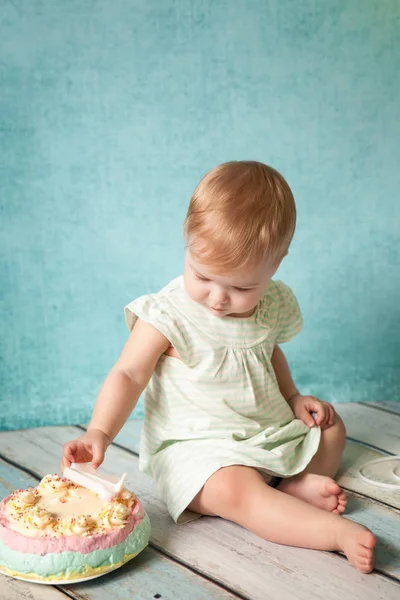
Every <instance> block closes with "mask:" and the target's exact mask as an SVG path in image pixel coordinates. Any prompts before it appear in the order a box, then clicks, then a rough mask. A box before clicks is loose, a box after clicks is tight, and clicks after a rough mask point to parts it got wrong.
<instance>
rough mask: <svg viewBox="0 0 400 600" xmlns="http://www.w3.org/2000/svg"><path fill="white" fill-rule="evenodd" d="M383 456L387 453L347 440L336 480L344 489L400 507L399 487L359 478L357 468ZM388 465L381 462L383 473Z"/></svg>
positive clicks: (386, 470) (386, 471)
mask: <svg viewBox="0 0 400 600" xmlns="http://www.w3.org/2000/svg"><path fill="white" fill-rule="evenodd" d="M385 456H387V455H386V454H382V453H380V452H377V451H376V450H372V449H370V448H367V447H366V446H363V445H362V444H358V443H357V442H352V441H351V440H347V442H346V447H345V449H344V452H343V456H342V460H341V463H340V470H339V473H338V475H337V477H336V481H337V482H338V484H339V485H340V486H342V487H344V488H346V490H352V491H353V492H358V493H359V494H364V495H365V496H368V497H369V498H372V499H374V500H378V501H379V502H384V503H385V504H389V505H390V506H393V507H394V508H397V509H400V493H399V492H400V489H399V490H389V489H384V488H381V487H378V486H376V485H371V484H369V483H366V482H365V481H364V480H363V479H361V477H360V474H359V468H360V467H361V466H362V465H363V464H364V463H366V462H368V461H370V460H375V459H377V458H384V457H385ZM388 466H389V465H388V464H387V463H383V465H382V466H381V470H382V471H383V472H385V473H388V470H389V469H388ZM378 471H379V469H378ZM378 471H377V473H378ZM392 480H393V478H387V481H389V482H390V481H392Z"/></svg>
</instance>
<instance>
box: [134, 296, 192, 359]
mask: <svg viewBox="0 0 400 600" xmlns="http://www.w3.org/2000/svg"><path fill="white" fill-rule="evenodd" d="M124 313H125V321H126V324H127V326H128V329H129V331H132V329H133V326H134V324H135V322H136V321H137V319H138V318H139V319H142V321H145V322H146V323H149V324H150V325H152V326H153V327H154V328H155V329H158V331H160V332H161V333H162V334H163V335H165V337H166V338H167V339H168V340H169V341H170V342H171V344H172V345H173V347H174V348H175V350H176V351H177V352H178V354H179V356H180V357H181V360H182V362H183V363H185V364H187V365H190V362H191V352H190V343H189V335H188V332H187V331H186V328H185V326H184V323H183V321H182V318H179V317H178V315H176V314H174V313H176V311H175V310H174V307H173V306H172V305H171V304H170V303H169V302H168V300H167V299H166V298H164V297H162V296H159V295H156V294H148V295H147V296H141V297H140V298H137V299H136V300H134V301H133V302H131V303H130V304H128V305H127V306H125V309H124Z"/></svg>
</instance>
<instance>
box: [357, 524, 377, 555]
mask: <svg viewBox="0 0 400 600" xmlns="http://www.w3.org/2000/svg"><path fill="white" fill-rule="evenodd" d="M358 541H359V543H360V544H361V545H362V546H364V547H365V548H366V549H367V550H368V549H370V550H372V548H373V547H374V546H375V544H376V537H375V536H374V534H373V533H372V532H371V531H369V529H366V530H365V531H364V532H363V535H362V536H360V537H359V538H358Z"/></svg>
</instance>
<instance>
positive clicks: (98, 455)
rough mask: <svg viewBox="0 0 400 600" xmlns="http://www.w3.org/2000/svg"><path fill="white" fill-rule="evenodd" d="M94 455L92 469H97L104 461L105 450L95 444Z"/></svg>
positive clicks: (93, 447)
mask: <svg viewBox="0 0 400 600" xmlns="http://www.w3.org/2000/svg"><path fill="white" fill-rule="evenodd" d="M92 454H93V458H92V467H93V469H97V468H98V467H99V466H100V465H101V463H102V462H103V460H104V448H103V447H102V446H101V445H100V444H93V446H92Z"/></svg>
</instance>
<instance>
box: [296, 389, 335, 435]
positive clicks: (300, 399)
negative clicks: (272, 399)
mask: <svg viewBox="0 0 400 600" xmlns="http://www.w3.org/2000/svg"><path fill="white" fill-rule="evenodd" d="M288 404H289V406H290V408H291V409H292V411H293V412H294V415H295V417H297V418H298V419H301V420H302V421H303V423H305V424H306V425H308V427H314V425H319V426H320V427H321V429H322V430H324V429H328V428H329V427H331V426H332V425H333V423H334V421H335V409H334V408H333V406H332V404H329V402H322V401H321V400H318V398H315V397H314V396H302V395H301V394H295V395H294V396H292V397H291V398H290V399H289V400H288ZM312 413H314V414H315V415H314V416H315V418H314V417H313V415H312Z"/></svg>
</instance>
